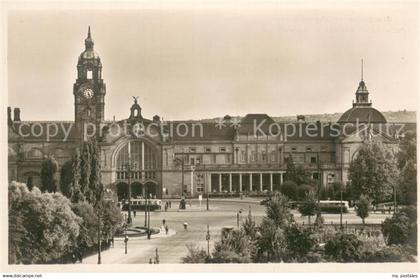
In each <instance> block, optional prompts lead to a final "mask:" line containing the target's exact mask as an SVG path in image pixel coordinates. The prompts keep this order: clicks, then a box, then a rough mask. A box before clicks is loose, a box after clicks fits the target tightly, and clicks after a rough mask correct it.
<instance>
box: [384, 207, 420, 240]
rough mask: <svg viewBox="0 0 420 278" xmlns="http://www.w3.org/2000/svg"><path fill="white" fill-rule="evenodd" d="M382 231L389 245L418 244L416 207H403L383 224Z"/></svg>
mask: <svg viewBox="0 0 420 278" xmlns="http://www.w3.org/2000/svg"><path fill="white" fill-rule="evenodd" d="M382 233H383V234H384V237H385V239H386V243H387V244H388V245H391V244H410V245H412V246H417V211H416V208H415V207H412V208H410V207H409V208H406V209H402V210H400V211H399V212H397V213H396V214H394V215H393V216H392V218H387V219H385V221H384V222H383V224H382Z"/></svg>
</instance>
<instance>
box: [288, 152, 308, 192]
mask: <svg viewBox="0 0 420 278" xmlns="http://www.w3.org/2000/svg"><path fill="white" fill-rule="evenodd" d="M284 181H285V182H286V181H292V182H295V183H296V184H297V185H302V184H308V183H310V182H311V181H310V174H309V172H308V171H306V170H305V169H304V168H303V167H302V166H301V165H299V166H297V167H296V166H295V163H294V161H293V157H292V155H289V157H288V158H286V173H285V175H284Z"/></svg>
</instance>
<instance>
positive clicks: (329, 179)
mask: <svg viewBox="0 0 420 278" xmlns="http://www.w3.org/2000/svg"><path fill="white" fill-rule="evenodd" d="M334 180H335V175H334V174H328V177H327V182H328V183H334Z"/></svg>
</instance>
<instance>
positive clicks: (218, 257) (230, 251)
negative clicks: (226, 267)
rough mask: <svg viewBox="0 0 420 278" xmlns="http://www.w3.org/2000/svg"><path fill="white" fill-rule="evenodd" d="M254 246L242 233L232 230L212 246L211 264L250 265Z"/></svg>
mask: <svg viewBox="0 0 420 278" xmlns="http://www.w3.org/2000/svg"><path fill="white" fill-rule="evenodd" d="M253 248H254V245H253V244H252V243H251V241H250V240H249V238H248V237H247V236H246V235H245V234H244V233H243V231H238V230H233V231H231V232H229V233H228V234H227V235H226V236H224V237H223V238H222V239H221V240H220V241H217V242H216V243H215V244H214V251H213V253H212V258H211V262H212V263H250V262H251V254H252V253H253V252H254V251H253Z"/></svg>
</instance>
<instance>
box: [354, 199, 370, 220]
mask: <svg viewBox="0 0 420 278" xmlns="http://www.w3.org/2000/svg"><path fill="white" fill-rule="evenodd" d="M369 207H370V201H369V199H368V197H367V196H366V195H364V194H362V195H361V196H360V199H359V201H358V202H357V204H356V214H357V216H359V217H360V218H362V223H363V225H365V218H367V217H368V216H369Z"/></svg>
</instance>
